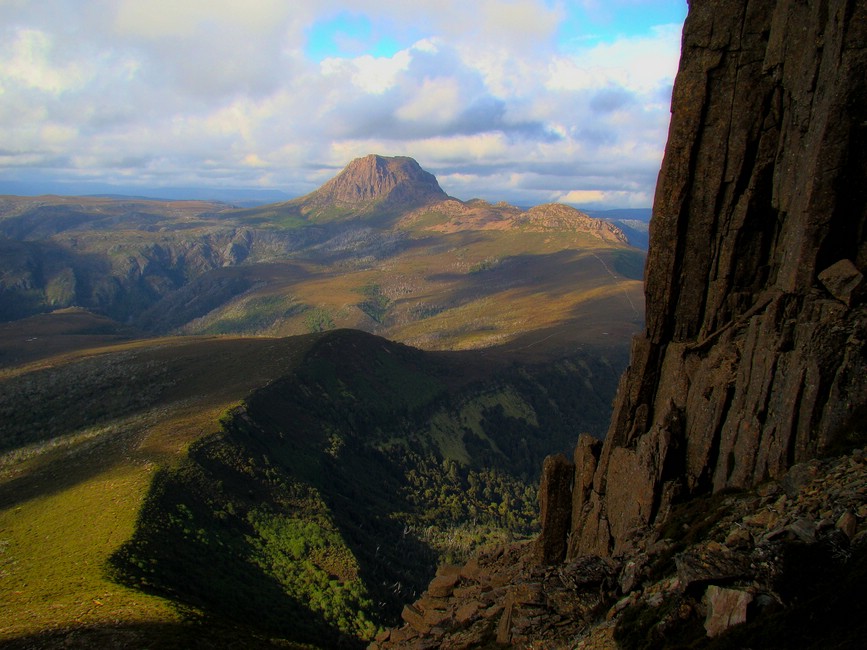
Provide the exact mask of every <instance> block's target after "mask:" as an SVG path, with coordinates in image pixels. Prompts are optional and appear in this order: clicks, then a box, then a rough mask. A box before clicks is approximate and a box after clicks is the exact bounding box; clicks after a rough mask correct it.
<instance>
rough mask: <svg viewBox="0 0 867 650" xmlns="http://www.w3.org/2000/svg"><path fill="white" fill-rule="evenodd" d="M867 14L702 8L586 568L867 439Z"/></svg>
mask: <svg viewBox="0 0 867 650" xmlns="http://www.w3.org/2000/svg"><path fill="white" fill-rule="evenodd" d="M865 273H867V4H865V3H863V2H858V1H848V2H847V1H845V0H824V1H819V2H811V3H805V2H799V1H797V0H777V1H776V2H768V1H766V0H762V1H758V0H745V1H740V2H731V1H729V2H720V1H715V0H695V1H693V2H692V3H691V5H690V12H689V17H688V19H687V22H686V24H685V27H684V36H683V51H682V58H681V63H680V70H679V72H678V76H677V80H676V82H675V88H674V94H673V99H672V122H671V127H670V133H669V141H668V144H667V147H666V154H665V159H664V162H663V166H662V170H661V172H660V176H659V181H658V185H657V192H656V199H655V205H654V215H653V221H652V223H651V241H650V253H649V257H648V262H647V272H646V296H647V318H646V331H645V333H644V335H643V336H640V337H637V338H636V339H635V341H634V343H633V349H632V359H631V365H630V367H629V369H628V370H627V372H626V374H625V375H624V377H623V378H622V380H621V385H620V389H619V392H618V397H617V399H616V402H615V407H614V416H613V419H612V422H611V427H610V429H609V432H608V437H607V439H606V441H605V444H604V446H603V447H602V449H601V450H600V449H599V448H598V447H596V446H594V445H592V444H589V442H588V441H586V440H582V441H581V442H580V443H579V445H578V447H577V449H576V453H575V456H576V457H575V466H576V470H575V471H576V477H575V481H574V484H575V485H576V486H580V489H575V490H573V492H572V506H573V509H572V532H571V536H570V539H569V551H568V555H569V557H577V556H579V555H583V554H587V553H593V554H599V555H603V556H606V555H621V554H624V553H627V552H629V551H630V550H631V542H630V540H631V537H632V535H633V533H634V531H636V530H640V529H642V528H644V527H646V526H647V525H649V524H652V523H654V522H657V521H659V520H661V519H662V518H663V517H664V516H665V515H666V513H667V512H668V509H669V507H670V506H671V504H672V503H673V502H676V501H677V500H680V499H683V498H686V497H689V496H694V495H697V494H702V493H709V492H717V491H720V490H722V489H725V488H743V487H750V486H752V485H755V484H757V483H758V482H760V481H762V480H764V479H766V478H769V477H777V476H779V475H781V474H782V473H783V472H784V471H785V469H786V468H788V467H789V466H791V465H792V464H794V463H798V462H802V461H804V460H806V459H809V458H812V457H815V456H817V455H821V454H822V453H824V452H825V451H827V450H828V449H829V448H830V447H832V446H834V445H836V444H842V443H845V442H846V440H847V439H848V438H850V437H851V436H853V434H857V433H858V432H859V427H860V432H862V433H863V421H864V418H865V416H867V305H865V300H864V298H865V291H864V285H865V283H864V274H865Z"/></svg>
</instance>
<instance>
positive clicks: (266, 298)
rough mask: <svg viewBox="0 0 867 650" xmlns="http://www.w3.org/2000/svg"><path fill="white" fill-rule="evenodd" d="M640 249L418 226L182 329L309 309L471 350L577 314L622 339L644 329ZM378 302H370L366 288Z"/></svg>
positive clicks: (209, 328)
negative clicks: (355, 259)
mask: <svg viewBox="0 0 867 650" xmlns="http://www.w3.org/2000/svg"><path fill="white" fill-rule="evenodd" d="M643 261H644V258H643V255H642V254H641V253H640V252H638V251H635V250H633V249H629V248H624V247H618V246H612V245H611V244H607V243H605V242H601V241H599V240H597V239H595V238H593V237H590V236H588V235H585V234H582V233H553V234H552V233H545V232H520V231H508V230H506V231H503V230H489V231H478V232H476V231H471V232H460V233H451V234H439V233H438V234H436V236H435V237H429V236H427V235H425V234H424V233H422V234H418V235H417V236H416V237H415V239H414V240H413V241H412V243H411V244H409V245H407V246H406V247H405V248H404V249H402V250H401V251H400V252H399V253H397V254H395V255H393V256H389V257H387V258H385V259H382V260H378V261H376V260H374V261H367V262H365V263H364V264H360V265H354V266H352V267H349V268H344V267H340V266H337V267H334V266H321V265H319V264H316V263H315V262H313V261H310V262H308V263H307V267H306V268H307V271H308V275H306V276H305V277H303V278H298V277H297V276H296V277H287V278H286V279H285V280H284V279H279V278H274V279H273V281H272V282H270V283H269V284H266V285H263V286H261V287H260V288H258V289H254V290H252V291H250V292H248V293H245V294H244V295H242V296H240V297H238V298H236V299H234V300H231V301H229V302H227V303H225V304H224V305H223V306H221V307H218V308H216V309H214V310H212V311H211V312H210V313H208V314H207V315H206V316H204V317H203V318H201V319H199V320H195V321H192V322H190V323H188V324H187V325H186V326H185V327H184V331H185V332H188V333H207V332H232V333H256V334H269V335H282V336H286V335H295V334H301V333H305V332H309V331H311V329H313V328H314V327H315V324H316V323H317V322H319V321H315V320H314V319H313V318H312V315H313V314H316V315H317V316H319V315H321V314H324V315H325V317H326V319H327V323H328V325H329V326H334V327H352V328H358V329H363V330H366V331H370V332H373V333H376V334H379V335H381V336H385V337H387V338H389V339H392V340H397V341H401V342H404V343H407V344H409V345H414V346H417V347H421V348H424V349H438V350H445V349H452V350H455V349H478V348H483V347H490V346H492V345H500V344H504V343H507V342H509V341H513V340H514V339H515V338H517V337H519V336H520V335H521V334H522V333H524V332H526V331H527V330H528V323H532V328H531V329H534V330H540V329H546V328H551V327H557V326H558V325H562V324H564V323H569V322H573V321H575V320H581V321H582V322H583V323H582V328H586V329H588V331H589V330H598V331H597V332H595V333H593V332H591V334H592V336H593V337H594V338H595V337H598V336H599V335H601V334H600V333H601V332H602V331H610V330H612V328H613V330H614V331H611V332H610V333H611V334H616V335H626V336H628V335H629V334H630V333H631V332H632V331H635V330H636V329H638V328H639V327H640V323H641V319H642V315H643V311H644V303H643V300H644V296H643V287H642V283H641V280H640V277H641V270H642V266H643ZM370 287H375V288H376V289H377V290H378V292H379V295H378V298H379V300H380V303H379V305H378V306H377V309H376V310H375V311H372V310H371V309H369V308H368V306H369V305H370V303H371V300H370V296H368V295H365V292H366V290H368V289H369V288H370Z"/></svg>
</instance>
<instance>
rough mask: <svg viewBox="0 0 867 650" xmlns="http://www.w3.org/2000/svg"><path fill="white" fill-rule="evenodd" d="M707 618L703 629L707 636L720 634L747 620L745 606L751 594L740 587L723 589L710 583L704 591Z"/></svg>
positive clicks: (750, 600) (750, 598)
mask: <svg viewBox="0 0 867 650" xmlns="http://www.w3.org/2000/svg"><path fill="white" fill-rule="evenodd" d="M705 600H706V602H707V618H706V619H705V622H704V629H705V630H706V631H707V635H708V636H709V637H714V636H717V635H719V634H722V633H723V632H725V631H726V630H727V629H729V628H730V627H731V626H733V625H737V624H738V623H744V622H746V620H747V607H748V606H749V604H750V603H751V602H752V601H753V595H752V594H751V593H749V592H747V591H741V590H740V589H725V588H723V587H718V586H716V585H711V586H709V587H708V588H707V591H706V592H705Z"/></svg>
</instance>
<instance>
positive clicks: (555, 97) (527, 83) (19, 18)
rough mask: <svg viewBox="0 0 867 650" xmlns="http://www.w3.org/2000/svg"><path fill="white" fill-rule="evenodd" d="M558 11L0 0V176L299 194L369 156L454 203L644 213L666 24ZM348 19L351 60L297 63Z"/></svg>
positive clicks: (659, 116)
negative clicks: (556, 204)
mask: <svg viewBox="0 0 867 650" xmlns="http://www.w3.org/2000/svg"><path fill="white" fill-rule="evenodd" d="M612 1H613V2H615V3H619V4H621V5H622V4H623V3H629V2H632V3H638V4H640V3H641V0H612ZM576 6H577V5H576ZM572 7H573V5H572V4H571V3H564V2H560V1H559V0H480V1H479V2H474V3H467V2H465V1H464V0H462V1H461V2H458V1H457V0H418V1H416V2H413V3H393V2H390V1H389V2H386V1H385V0H356V1H355V2H353V3H351V5H349V4H348V3H345V2H341V1H339V0H297V1H296V2H292V3H287V2H284V1H283V0H245V1H244V2H241V1H240V0H186V1H185V2H176V1H175V0H88V2H83V3H82V2H79V1H77V0H55V1H54V2H52V3H51V11H46V9H45V5H44V4H43V3H26V2H0V139H2V140H0V141H2V142H3V143H4V144H3V152H2V153H0V174H3V175H4V176H6V177H7V178H14V177H16V175H18V176H22V177H23V175H24V172H23V171H22V170H25V169H26V170H29V171H28V172H27V173H28V174H29V175H30V176H28V177H32V176H33V174H34V173H37V172H39V173H41V174H42V175H43V176H44V177H45V178H46V179H48V180H71V179H82V178H87V179H99V180H101V181H105V182H114V183H125V184H129V183H138V184H141V185H154V184H172V185H190V184H193V185H196V184H199V185H220V186H223V187H226V186H232V187H248V186H261V187H274V188H276V189H282V190H284V191H288V192H291V193H303V192H306V191H310V190H312V189H314V188H315V187H316V186H318V185H319V184H321V183H322V182H324V181H325V180H327V179H328V178H329V177H330V176H331V175H333V174H334V172H335V171H336V170H339V169H340V168H342V167H343V166H344V165H345V164H346V163H348V162H349V161H350V160H351V159H352V158H354V157H357V156H361V155H365V154H367V153H370V152H377V153H382V154H386V155H408V156H413V157H415V158H416V159H417V160H419V162H420V163H421V164H422V166H424V167H425V168H426V169H429V170H430V171H432V172H434V173H435V174H436V175H437V177H438V178H439V180H440V183H441V184H442V185H443V187H444V189H446V191H448V192H449V193H451V194H453V195H455V196H458V197H459V198H471V197H474V196H481V197H483V198H487V199H491V200H501V199H502V200H508V201H513V202H517V203H521V204H528V203H534V202H542V201H550V200H560V201H565V202H572V203H586V202H594V203H596V204H602V205H624V206H627V205H636V204H639V203H641V202H644V203H641V204H643V205H646V204H648V203H649V200H650V197H651V195H652V191H653V184H654V182H655V176H656V173H657V170H658V167H659V163H660V161H661V156H662V147H663V144H664V139H665V135H666V131H667V124H668V117H669V114H668V101H669V98H670V91H671V83H672V80H673V76H674V72H675V69H676V63H677V56H678V53H679V43H680V36H679V29H680V27H679V25H677V24H671V25H660V26H656V27H655V28H653V29H644V30H643V31H642V32H641V34H639V35H637V36H629V35H620V36H617V35H614V36H611V37H610V38H607V39H601V40H600V39H599V38H594V39H592V40H587V41H586V42H584V41H581V40H580V39H577V40H576V39H575V38H571V37H568V38H567V37H564V30H565V29H566V27H567V26H568V25H569V24H571V23H570V22H569V21H570V20H572V21H573V22H574V16H572V15H571V14H570V11H571V10H572ZM348 9H350V10H351V15H352V16H360V17H364V19H365V20H364V22H365V24H369V25H370V29H369V30H368V31H367V32H365V33H364V34H362V35H360V37H359V38H360V39H361V40H360V41H359V43H361V45H364V46H366V47H367V48H368V50H367V52H366V53H364V52H363V53H360V54H359V50H358V49H357V48H358V47H360V45H359V43H355V44H354V45H353V46H352V48H349V46H348V45H346V39H345V38H344V36H345V35H344V36H341V34H338V33H336V32H335V34H334V35H333V43H332V46H333V47H332V51H331V52H330V53H329V55H328V56H327V57H326V58H323V59H318V58H316V57H315V56H313V55H312V54H311V50H310V49H309V48H308V45H309V44H310V43H309V40H308V39H309V38H310V34H311V26H312V25H325V26H327V25H329V24H331V23H329V21H333V20H334V19H335V17H339V16H342V15H345V14H346V12H347V11H348ZM585 9H587V10H588V11H596V12H603V9H602V8H600V7H593V6H589V7H586V8H585ZM588 15H589V14H588ZM320 31H321V30H320ZM318 34H319V36H320V37H322V38H326V39H327V38H328V37H329V35H328V33H327V30H326V32H325V33H324V34H321V33H319V32H318ZM407 35H409V37H408V36H407ZM567 36H568V35H567ZM341 39H343V40H341ZM402 39H403V40H402ZM383 43H385V45H387V47H386V46H384V45H382V44H383ZM341 47H345V48H346V49H345V51H342V50H341Z"/></svg>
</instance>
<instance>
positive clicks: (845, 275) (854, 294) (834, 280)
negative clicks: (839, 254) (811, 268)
mask: <svg viewBox="0 0 867 650" xmlns="http://www.w3.org/2000/svg"><path fill="white" fill-rule="evenodd" d="M819 282H821V283H822V284H823V285H824V286H825V288H826V289H827V290H828V293H830V294H831V295H832V296H834V297H835V298H836V299H837V300H839V301H840V302H842V303H843V304H844V305H846V306H847V307H852V306H853V305H854V304H856V303H858V302H860V301H861V300H862V299H863V298H864V291H865V288H867V285H865V282H864V274H863V273H861V271H859V270H858V268H857V267H856V266H855V265H854V264H853V263H852V260H840V261H839V262H836V263H834V264H832V265H831V266H829V267H828V268H827V269H825V270H824V271H822V272H821V273H820V274H819Z"/></svg>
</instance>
